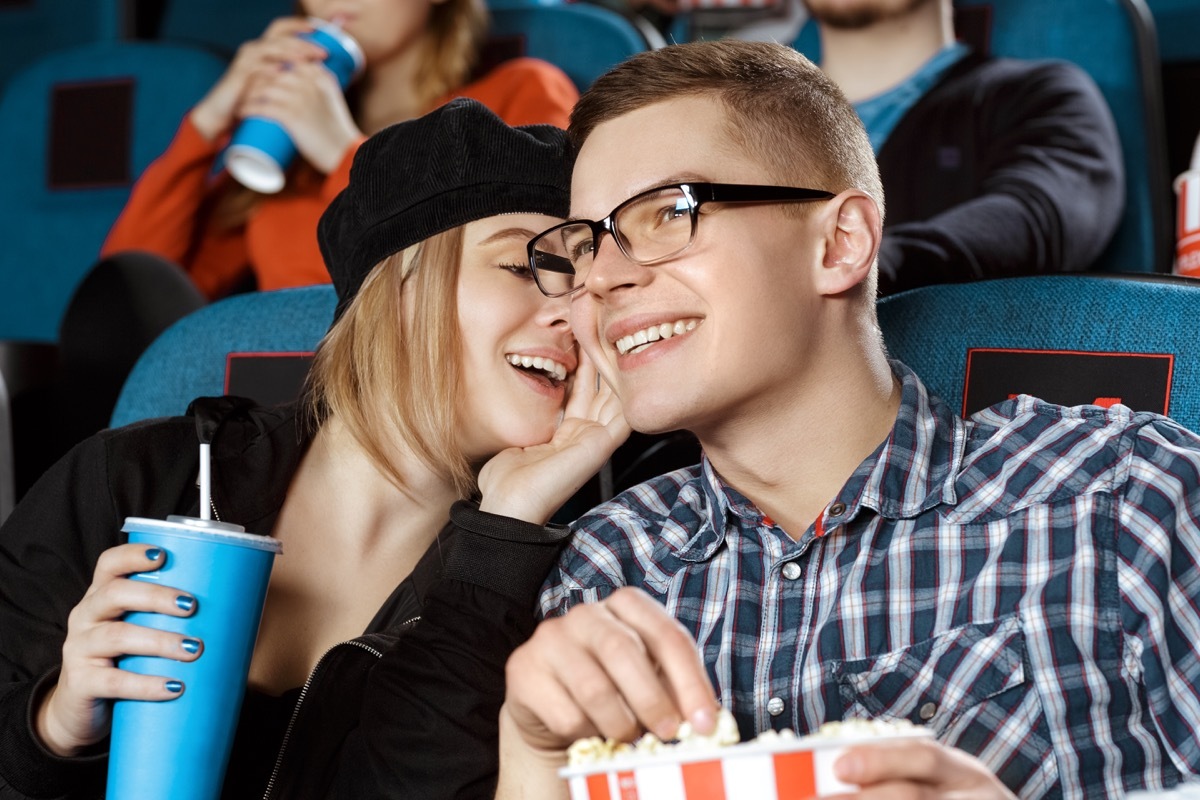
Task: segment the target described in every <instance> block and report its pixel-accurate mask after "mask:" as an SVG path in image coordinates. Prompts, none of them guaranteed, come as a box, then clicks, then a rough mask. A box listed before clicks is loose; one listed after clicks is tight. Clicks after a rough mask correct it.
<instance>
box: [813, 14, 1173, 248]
mask: <svg viewBox="0 0 1200 800" xmlns="http://www.w3.org/2000/svg"><path fill="white" fill-rule="evenodd" d="M955 13H956V20H955V24H956V27H957V29H958V34H959V38H960V39H963V40H964V41H966V42H968V43H969V44H971V45H972V46H974V47H976V48H977V49H981V50H983V51H984V52H990V53H991V54H992V55H996V56H1003V57H1007V58H1026V59H1039V58H1055V59H1062V60H1065V61H1071V62H1073V63H1075V64H1077V65H1078V66H1079V67H1081V68H1082V69H1083V70H1084V71H1085V72H1087V73H1088V74H1089V75H1090V76H1091V77H1092V80H1094V81H1095V82H1096V84H1097V85H1098V86H1099V87H1100V91H1101V92H1102V93H1103V94H1104V98H1105V99H1106V100H1107V101H1108V105H1109V108H1110V109H1111V110H1112V113H1113V117H1114V119H1115V120H1116V123H1117V132H1118V134H1119V135H1120V137H1121V150H1122V154H1123V156H1124V159H1123V160H1124V163H1125V213H1124V216H1123V217H1122V219H1121V223H1120V226H1119V227H1118V229H1117V232H1116V235H1115V236H1114V237H1113V240H1112V242H1110V243H1109V245H1108V247H1107V248H1106V250H1105V251H1104V253H1103V254H1101V256H1100V258H1099V260H1098V261H1097V264H1096V268H1097V269H1098V270H1101V271H1109V272H1130V271H1131V272H1170V270H1171V262H1172V248H1173V238H1172V236H1173V234H1172V219H1173V217H1172V213H1171V188H1170V176H1169V174H1168V172H1169V170H1168V168H1167V162H1166V131H1165V127H1164V126H1165V123H1164V116H1163V99H1162V79H1161V75H1160V73H1159V61H1158V48H1157V45H1156V43H1155V35H1154V23H1153V20H1152V19H1151V17H1150V12H1149V11H1148V9H1147V8H1146V4H1145V2H1144V0H1052V1H1048V0H955ZM794 45H795V47H796V49H798V50H800V52H802V53H804V54H805V55H807V56H809V57H810V58H813V59H814V60H819V59H820V39H819V35H818V33H817V30H816V25H815V24H813V23H811V21H810V23H809V24H808V25H806V26H805V27H804V29H802V30H801V32H800V35H799V37H798V38H797V39H796V41H795V43H794Z"/></svg>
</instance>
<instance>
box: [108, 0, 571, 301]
mask: <svg viewBox="0 0 1200 800" xmlns="http://www.w3.org/2000/svg"><path fill="white" fill-rule="evenodd" d="M299 10H300V11H301V12H303V13H304V14H306V15H308V16H312V17H317V18H320V19H325V20H329V21H332V22H335V23H337V24H339V25H340V26H341V27H342V28H343V29H344V30H345V31H346V32H347V33H349V34H350V35H351V36H353V37H354V38H355V39H356V40H357V41H358V43H359V44H360V45H361V47H362V50H363V54H364V56H365V59H366V68H365V71H364V73H363V75H362V76H361V77H360V78H359V80H358V81H357V83H356V84H355V85H353V86H352V87H351V90H350V92H349V94H347V95H343V93H342V91H341V89H339V88H338V85H337V82H336V80H335V79H334V77H333V76H332V75H331V74H330V73H329V72H328V71H327V70H325V69H324V68H323V67H322V66H321V61H322V59H323V57H324V55H325V53H324V51H323V50H322V49H321V48H320V47H318V46H317V45H314V44H312V43H311V42H308V41H306V40H304V39H300V38H297V34H299V33H302V32H304V31H308V30H311V29H312V25H311V23H309V22H308V21H307V20H306V19H305V18H304V17H299V16H297V17H288V18H281V19H278V20H275V21H274V22H273V23H272V24H271V25H270V26H269V27H268V28H267V30H266V32H265V33H264V34H263V36H262V37H261V38H259V39H256V40H254V41H250V42H247V43H245V44H244V45H242V47H241V48H240V49H239V50H238V52H237V55H236V57H235V58H234V59H233V61H232V63H231V64H230V66H229V69H228V70H227V71H226V73H225V74H224V76H223V77H222V78H221V79H220V80H219V81H218V82H217V84H216V85H215V86H213V88H212V89H211V90H210V91H209V93H208V94H207V95H206V96H205V97H204V98H203V99H202V100H201V101H200V102H199V103H198V104H197V105H196V107H195V108H194V109H193V110H192V111H191V113H190V114H189V115H188V117H187V118H186V119H185V120H184V121H183V124H182V125H181V126H180V129H179V132H178V134H177V135H176V137H175V140H174V141H173V142H172V144H171V146H170V147H169V148H168V150H167V151H166V152H165V153H164V154H163V155H162V156H161V157H160V158H159V159H158V160H157V161H155V162H154V163H153V164H151V165H150V167H149V168H147V169H146V171H145V173H144V174H143V175H142V177H141V178H140V179H139V181H138V183H137V185H136V186H135V187H134V189H133V193H132V195H131V197H130V199H129V203H128V205H127V206H126V207H125V210H124V212H123V213H122V214H121V217H120V219H118V220H117V223H116V225H115V226H114V227H113V229H112V231H111V232H110V234H109V236H108V240H107V241H106V242H105V244H104V248H103V251H102V256H104V257H108V256H111V255H113V254H115V253H118V252H121V251H129V250H137V251H144V252H149V253H152V254H154V255H157V256H160V257H161V258H164V259H166V260H168V261H171V262H173V263H176V264H178V265H180V266H181V267H183V269H184V270H186V272H187V273H188V275H189V276H190V277H191V279H192V281H193V282H194V283H195V284H196V286H197V287H198V288H199V289H200V291H201V292H202V293H203V294H204V295H205V297H206V298H208V299H209V300H212V299H216V298H219V297H223V296H225V295H227V294H230V293H232V292H233V291H236V290H239V289H244V288H248V287H256V288H259V289H278V288H282V287H286V286H302V285H306V284H312V283H325V282H327V281H328V280H329V277H328V274H327V273H326V271H325V268H324V266H323V264H322V261H321V255H320V253H319V252H318V250H317V237H316V223H317V219H318V218H319V217H320V215H321V212H322V211H324V210H325V207H326V206H327V205H328V204H329V202H330V201H331V200H332V199H333V198H334V196H336V195H337V193H338V192H340V191H341V190H342V189H343V188H344V187H345V186H346V183H347V181H348V179H349V170H350V162H351V161H352V159H353V157H354V153H355V151H356V150H357V149H358V146H359V144H361V143H362V141H363V140H364V139H365V138H366V136H369V135H370V134H372V133H375V132H376V131H378V130H380V129H381V128H384V127H386V126H387V125H390V124H392V123H395V122H400V121H402V120H406V119H412V118H414V117H417V116H420V115H421V114H424V113H425V112H427V111H430V110H432V109H433V108H436V107H437V106H440V105H442V104H443V103H445V102H447V101H449V100H450V99H451V98H453V97H471V98H474V99H476V100H479V101H480V102H482V103H483V104H484V105H486V106H488V107H489V108H490V109H492V111H494V112H495V113H496V114H497V115H498V116H500V117H501V118H502V119H503V120H504V121H505V122H507V123H508V124H510V125H528V124H533V123H539V122H544V123H550V124H553V125H558V126H559V127H566V124H567V116H568V114H569V113H570V110H571V107H572V106H573V105H574V103H575V99H576V98H577V96H578V94H577V91H576V89H575V86H574V84H572V83H571V80H570V79H569V78H568V77H567V76H566V75H565V74H564V73H563V72H561V71H560V70H558V69H557V68H556V67H553V66H552V65H550V64H547V63H545V62H542V61H538V60H535V59H528V58H522V59H516V60H514V61H509V62H505V63H503V64H501V65H500V66H499V67H497V68H495V69H494V70H492V71H491V72H489V73H488V74H486V75H484V76H483V77H482V78H480V79H478V80H476V81H474V82H471V83H468V76H469V74H470V70H471V67H472V65H473V63H474V61H475V58H476V55H477V52H478V48H479V44H480V41H481V38H482V35H483V32H484V29H485V26H486V11H485V10H484V7H483V2H482V0H405V2H396V0H301V2H300V3H299ZM251 115H258V116H266V117H269V118H272V119H275V120H277V121H279V122H280V123H281V124H282V125H283V127H284V128H285V129H286V130H287V131H288V133H289V134H290V135H291V136H292V139H293V140H294V141H295V143H296V146H297V149H298V150H299V153H300V156H301V158H298V159H297V164H296V165H295V166H293V168H292V169H291V171H290V172H289V175H288V182H287V185H286V186H285V188H284V189H283V191H282V192H280V193H279V194H277V195H262V194H257V193H255V192H252V191H250V190H249V189H244V188H242V187H241V186H240V185H239V184H237V183H236V182H234V181H233V180H232V179H231V178H230V177H229V176H228V174H227V173H225V172H223V171H218V170H217V169H216V167H218V159H219V158H220V155H221V150H222V148H223V146H224V144H225V143H226V141H227V140H228V138H229V135H230V133H231V132H232V130H233V128H234V127H235V126H236V125H237V123H238V122H239V121H240V119H241V118H242V117H245V116H251ZM251 278H253V280H252V281H251V280H250V279H251Z"/></svg>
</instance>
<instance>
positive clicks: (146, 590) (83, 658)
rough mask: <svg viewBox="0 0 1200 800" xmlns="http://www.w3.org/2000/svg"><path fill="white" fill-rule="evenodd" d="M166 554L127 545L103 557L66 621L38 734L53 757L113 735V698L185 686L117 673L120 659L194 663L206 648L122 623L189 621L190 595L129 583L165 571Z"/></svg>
mask: <svg viewBox="0 0 1200 800" xmlns="http://www.w3.org/2000/svg"><path fill="white" fill-rule="evenodd" d="M163 562H164V553H163V551H162V550H161V549H159V548H156V547H151V546H147V545H144V544H123V545H118V546H117V547H113V548H110V549H109V550H106V551H104V553H102V554H101V555H100V558H99V560H98V561H97V562H96V570H95V573H94V574H93V576H92V585H91V586H90V587H88V590H87V592H86V593H85V594H84V596H83V599H82V600H80V601H79V605H77V606H75V608H74V609H72V611H71V614H70V616H69V617H68V618H67V638H66V641H64V642H63V660H62V670H61V671H60V673H59V676H58V683H57V684H56V685H55V686H54V688H52V689H51V690H50V691H49V692H47V693H46V696H45V697H44V698H43V699H42V701H41V703H40V704H39V706H38V709H37V713H36V718H35V728H36V732H37V735H38V737H39V738H40V739H41V741H42V743H43V744H44V745H45V746H46V747H47V748H48V749H49V750H50V751H51V752H53V753H56V754H58V755H60V756H71V755H74V754H76V753H78V752H79V751H80V750H82V749H83V748H86V747H88V746H89V745H92V744H95V743H96V742H98V741H100V740H101V739H103V738H104V737H105V736H107V735H108V729H109V725H110V723H111V713H112V711H111V705H110V703H109V702H108V701H109V700H110V699H118V698H119V699H129V700H170V699H172V698H175V697H178V696H179V695H180V693H181V692H182V691H183V689H184V687H183V686H182V685H181V684H180V683H178V682H177V681H171V680H170V679H169V678H163V677H155V676H153V675H138V674H136V673H133V672H128V671H126V670H122V669H118V668H117V667H116V665H115V662H114V659H116V658H117V657H118V656H123V655H139V656H160V657H162V658H170V659H174V660H175V661H195V660H196V659H197V658H199V657H200V654H201V652H203V647H204V646H203V644H202V643H201V642H199V641H197V640H195V639H188V638H187V637H185V636H182V635H180V634H177V633H170V632H167V631H159V630H154V629H151V628H147V627H144V626H141V625H131V624H129V623H127V622H122V621H121V618H122V616H123V615H124V614H126V613H127V612H130V611H149V612H157V613H160V614H169V615H171V616H174V617H187V616H190V615H191V614H192V613H193V612H194V611H195V606H196V601H195V598H193V597H192V596H191V595H189V594H187V593H186V592H181V591H179V590H178V589H172V588H170V587H168V586H160V585H158V584H154V583H148V582H144V581H135V580H131V579H129V578H128V577H127V576H129V575H131V574H133V573H136V572H149V571H152V570H156V569H158V568H160V567H161V566H162V565H163Z"/></svg>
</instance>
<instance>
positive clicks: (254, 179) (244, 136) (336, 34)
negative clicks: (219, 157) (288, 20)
mask: <svg viewBox="0 0 1200 800" xmlns="http://www.w3.org/2000/svg"><path fill="white" fill-rule="evenodd" d="M309 21H310V22H311V23H312V24H313V25H314V26H316V27H315V29H314V30H312V31H310V32H307V33H302V34H300V38H302V39H308V40H309V41H311V42H313V43H314V44H317V45H319V46H320V47H322V48H324V49H325V54H326V55H325V62H324V63H325V68H326V69H328V70H329V71H330V72H332V73H333V74H334V76H336V77H337V80H338V85H339V86H341V87H342V89H345V88H346V87H347V86H349V85H350V84H351V82H353V81H354V79H355V78H357V77H358V76H359V74H361V73H362V70H363V65H364V64H365V63H366V62H365V59H364V57H363V52H362V48H361V47H359V45H358V42H356V41H355V40H354V37H353V36H351V35H350V34H348V33H346V32H345V31H344V30H342V29H341V28H340V27H339V26H337V25H333V24H331V23H329V22H325V21H324V20H320V19H316V18H310V20H309ZM295 157H296V146H295V144H293V143H292V137H291V136H289V135H288V132H287V131H286V130H284V127H283V126H282V125H280V124H279V123H278V122H276V121H275V120H273V119H269V118H267V117H247V118H246V119H244V120H242V122H241V124H240V125H238V127H237V130H236V131H234V133H233V138H232V139H230V141H229V145H228V147H226V148H225V169H227V170H229V173H230V174H231V175H233V177H234V178H236V179H237V180H238V182H239V183H241V184H242V185H244V186H247V187H249V188H251V189H253V190H255V191H256V192H262V193H264V194H274V193H275V192H278V191H279V190H280V189H282V188H283V184H284V182H285V180H286V178H285V176H284V173H285V172H286V171H287V168H288V166H289V165H290V164H291V163H292V159H294V158H295Z"/></svg>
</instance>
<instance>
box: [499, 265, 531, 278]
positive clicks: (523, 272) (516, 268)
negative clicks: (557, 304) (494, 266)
mask: <svg viewBox="0 0 1200 800" xmlns="http://www.w3.org/2000/svg"><path fill="white" fill-rule="evenodd" d="M499 266H500V269H504V270H508V271H509V272H511V273H512V274H513V275H516V276H517V277H518V278H524V279H525V280H529V281H531V280H533V270H531V269H529V265H528V264H500V265H499Z"/></svg>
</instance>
